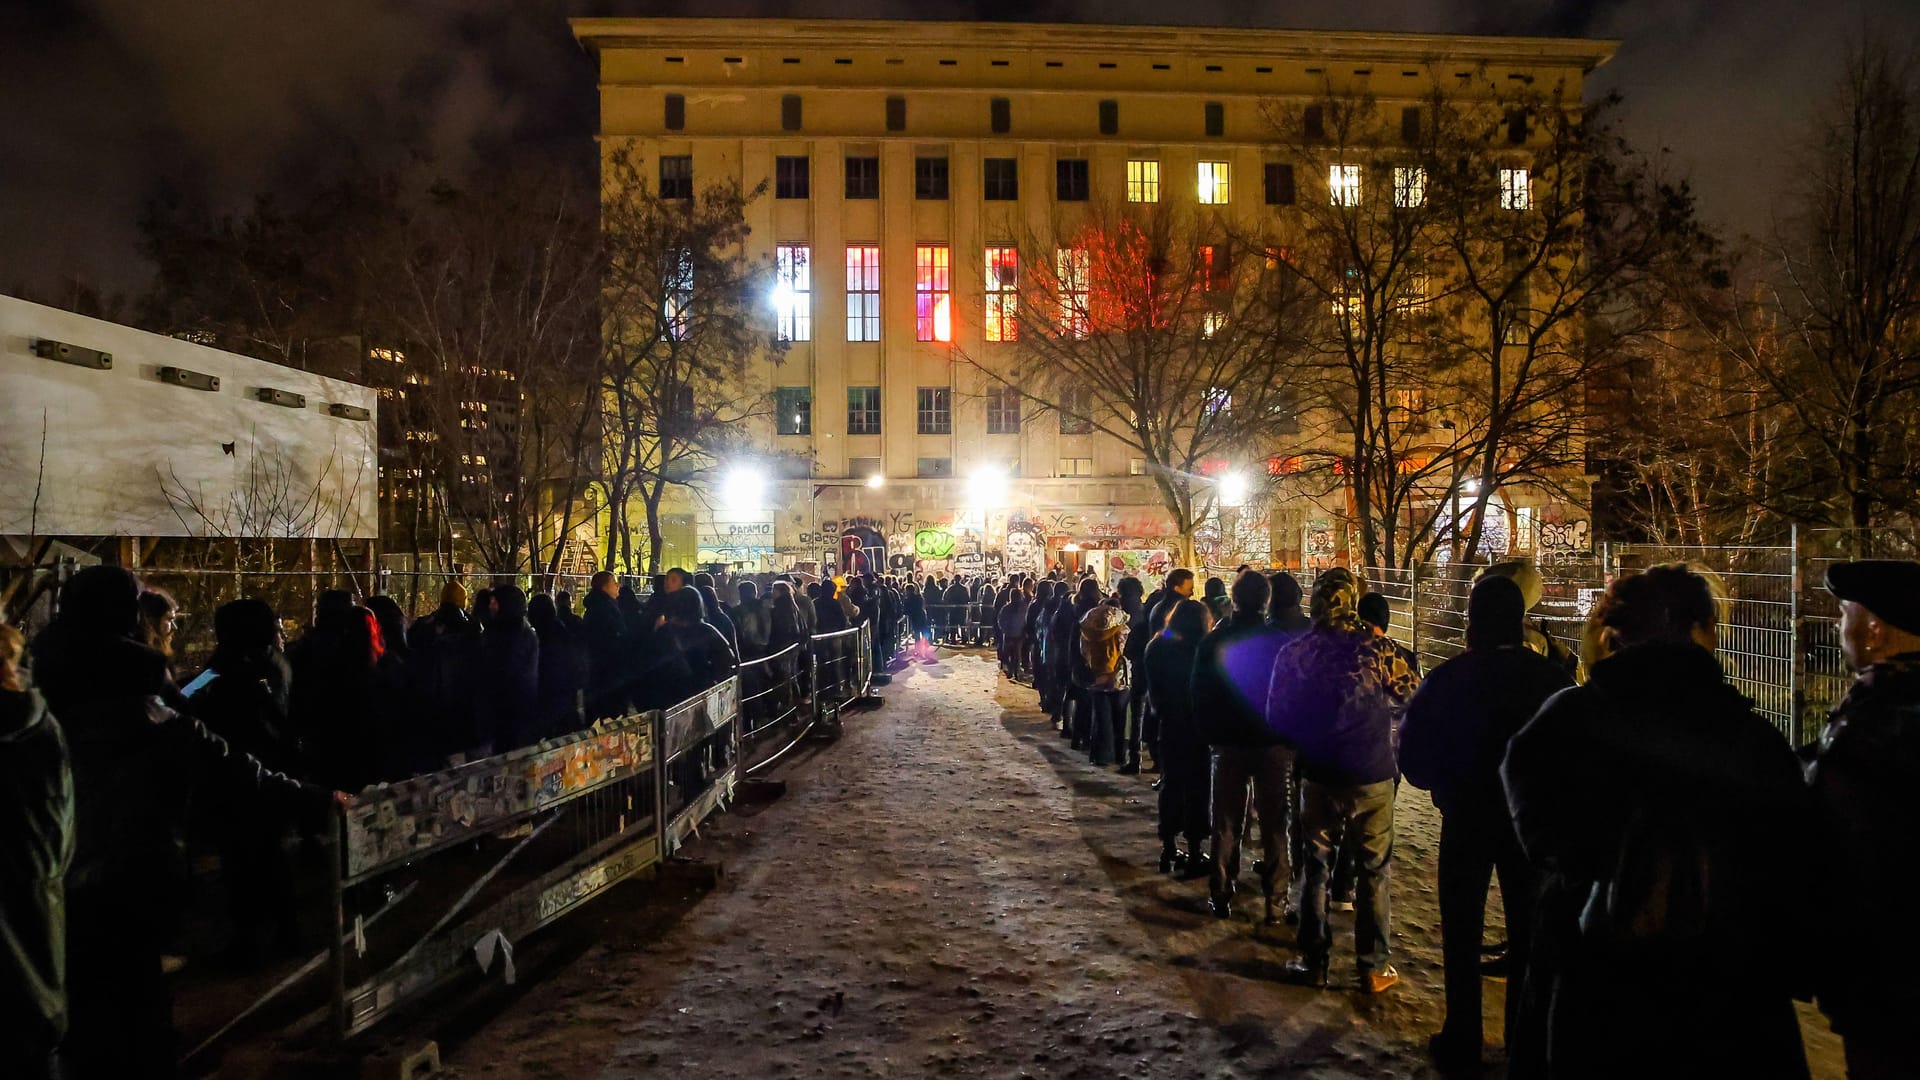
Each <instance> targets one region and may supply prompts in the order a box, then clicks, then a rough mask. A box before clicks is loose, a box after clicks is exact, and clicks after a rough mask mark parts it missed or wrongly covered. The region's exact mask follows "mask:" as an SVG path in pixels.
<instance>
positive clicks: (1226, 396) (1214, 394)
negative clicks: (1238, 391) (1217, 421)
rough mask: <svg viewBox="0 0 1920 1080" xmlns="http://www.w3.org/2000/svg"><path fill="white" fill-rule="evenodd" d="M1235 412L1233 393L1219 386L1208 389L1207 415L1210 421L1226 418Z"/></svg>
mask: <svg viewBox="0 0 1920 1080" xmlns="http://www.w3.org/2000/svg"><path fill="white" fill-rule="evenodd" d="M1231 412H1233V391H1231V390H1223V389H1221V388H1220V387H1218V386H1210V387H1208V388H1207V402H1206V414H1207V418H1208V419H1212V418H1214V417H1216V416H1226V415H1227V414H1229V413H1231Z"/></svg>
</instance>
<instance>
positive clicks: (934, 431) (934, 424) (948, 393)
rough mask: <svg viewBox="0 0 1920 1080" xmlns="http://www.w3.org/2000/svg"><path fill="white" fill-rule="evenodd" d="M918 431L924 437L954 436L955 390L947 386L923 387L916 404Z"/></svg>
mask: <svg viewBox="0 0 1920 1080" xmlns="http://www.w3.org/2000/svg"><path fill="white" fill-rule="evenodd" d="M916 405H917V412H918V418H919V425H918V428H917V430H918V431H919V432H920V434H922V435H951V434H953V390H952V389H951V388H949V387H945V386H923V387H921V388H920V395H919V400H918V402H917V403H916Z"/></svg>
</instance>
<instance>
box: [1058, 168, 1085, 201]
mask: <svg viewBox="0 0 1920 1080" xmlns="http://www.w3.org/2000/svg"><path fill="white" fill-rule="evenodd" d="M1053 171H1054V197H1055V198H1057V199H1059V200H1060V201H1061V202H1086V201H1087V190H1088V188H1089V186H1090V185H1089V183H1088V180H1087V159H1086V158H1062V159H1060V160H1059V161H1058V162H1055V163H1054V167H1053Z"/></svg>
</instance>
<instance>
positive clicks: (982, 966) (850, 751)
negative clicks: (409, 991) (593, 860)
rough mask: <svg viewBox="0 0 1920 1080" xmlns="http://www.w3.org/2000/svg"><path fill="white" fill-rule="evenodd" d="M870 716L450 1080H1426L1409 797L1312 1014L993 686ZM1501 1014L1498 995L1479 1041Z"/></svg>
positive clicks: (1425, 820)
mask: <svg viewBox="0 0 1920 1080" xmlns="http://www.w3.org/2000/svg"><path fill="white" fill-rule="evenodd" d="M883 693H884V695H885V697H886V699H887V704H886V706H885V707H884V708H882V709H880V710H878V711H875V712H870V713H865V714H861V715H856V716H850V717H849V718H848V719H847V721H846V730H845V733H844V735H843V736H842V737H841V738H840V740H839V741H838V742H837V743H835V744H833V745H832V746H830V747H828V748H826V749H825V750H824V751H823V752H822V753H820V754H819V755H817V756H815V757H813V758H811V759H809V760H804V761H801V762H798V763H796V764H794V765H793V766H792V767H791V768H790V769H789V770H788V771H787V775H785V776H784V777H783V778H784V779H786V780H787V781H788V784H789V788H788V791H787V794H786V795H785V797H783V798H782V799H780V800H779V801H778V802H776V803H773V804H770V805H768V806H765V807H758V808H743V809H742V810H739V811H736V812H732V813H728V814H725V815H722V816H721V817H720V818H718V819H716V821H715V822H714V823H713V825H712V826H711V827H710V828H709V830H708V831H707V833H706V835H705V836H703V838H702V839H701V841H700V842H699V843H698V844H696V845H695V847H694V848H693V849H691V851H690V854H692V855H693V856H694V857H696V858H705V859H711V860H714V861H717V862H720V863H722V864H723V865H724V867H725V870H726V877H725V878H724V880H723V882H722V884H721V886H720V887H719V888H718V889H717V890H716V891H715V892H714V893H713V894H711V895H709V896H708V897H706V898H705V899H704V900H702V901H700V902H699V903H698V904H697V905H695V906H693V907H692V909H691V910H690V912H689V913H688V914H687V915H686V917H685V918H684V919H683V920H682V921H681V922H680V923H679V925H677V926H674V927H673V928H672V929H671V930H670V931H669V932H667V933H666V934H665V935H664V936H659V937H655V938H654V939H652V940H646V941H642V942H621V941H617V940H607V941H603V942H602V943H601V944H600V945H598V946H596V947H594V948H593V949H591V950H590V951H589V952H588V953H587V954H586V955H584V956H582V957H581V958H580V959H579V960H578V961H576V962H574V963H573V964H572V965H570V966H569V967H568V968H567V969H566V970H565V971H563V972H561V973H560V974H559V975H557V976H555V977H553V978H550V979H548V980H547V981H545V982H544V983H542V984H540V985H538V986H535V987H532V988H530V989H529V990H528V992H527V993H526V994H525V995H524V996H523V997H522V998H521V999H520V1000H519V1001H517V1002H516V1003H515V1004H514V1005H513V1006H512V1008H510V1009H509V1010H508V1011H507V1012H506V1013H505V1014H504V1015H503V1016H501V1017H500V1018H499V1019H497V1020H496V1021H495V1022H493V1023H492V1024H490V1025H489V1026H488V1027H487V1028H486V1029H484V1030H483V1031H481V1032H480V1033H479V1034H478V1035H476V1036H475V1037H474V1038H473V1039H471V1040H470V1041H468V1042H467V1043H466V1044H465V1045H463V1046H461V1047H459V1048H457V1049H456V1050H454V1051H453V1052H452V1053H451V1054H450V1055H449V1057H448V1062H447V1063H448V1065H449V1066H450V1068H451V1071H452V1072H453V1073H454V1074H455V1075H458V1076H462V1077H487V1078H496V1077H499V1078H505V1077H561V1076H566V1077H584V1076H606V1077H621V1076H640V1075H661V1074H668V1073H679V1072H683V1071H684V1072H687V1073H689V1074H694V1073H697V1074H698V1075H703V1076H715V1077H736V1076H737V1077H756V1078H759V1077H785V1076H796V1077H798V1076H851V1077H861V1076H947V1075H950V1076H989V1077H1021V1076H1035V1077H1107V1076H1168V1077H1194V1076H1206V1077H1255V1076H1272V1075H1276V1074H1295V1075H1311V1076H1323V1077H1412V1076H1428V1075H1432V1073H1431V1070H1430V1069H1428V1067H1427V1066H1426V1063H1425V1055H1424V1044H1425V1040H1426V1037H1427V1035H1428V1034H1429V1033H1431V1032H1432V1031H1434V1030H1436V1029H1437V1028H1438V1026H1439V1021H1440V968H1439V959H1440V958H1439V925H1438V917H1437V914H1436V910H1435V897H1434V890H1433V874H1432V864H1433V859H1434V857H1435V851H1436V843H1437V837H1438V833H1439V828H1438V826H1439V822H1438V817H1437V815H1436V814H1435V813H1434V811H1433V809H1432V806H1431V804H1430V803H1428V802H1427V800H1426V798H1425V796H1424V795H1423V794H1421V793H1420V792H1417V791H1412V790H1411V789H1407V790H1406V791H1404V792H1403V794H1402V797H1401V800H1400V806H1399V816H1400V830H1401V831H1400V840H1399V844H1398V847H1397V849H1396V851H1395V867H1394V873H1395V881H1394V891H1393V903H1394V931H1395V937H1394V948H1395V952H1396V955H1395V963H1396V965H1397V966H1398V967H1399V969H1400V972H1401V975H1402V976H1403V981H1402V983H1401V985H1400V986H1399V987H1397V988H1395V989H1394V990H1393V991H1391V992H1389V993H1387V994H1385V995H1381V996H1379V997H1367V996H1365V995H1361V994H1358V993H1356V992H1354V991H1353V989H1352V985H1351V977H1352V932H1351V926H1352V916H1350V915H1349V916H1336V917H1335V918H1336V923H1335V927H1336V932H1337V933H1338V935H1339V936H1338V937H1337V938H1336V946H1335V954H1334V977H1335V986H1334V988H1333V989H1331V990H1328V991H1325V992H1318V993H1316V992H1314V991H1311V990H1308V989H1305V988H1302V987H1296V986H1291V985H1286V984H1284V983H1282V982H1280V981H1279V969H1280V965H1281V964H1283V963H1284V962H1285V961H1286V960H1287V959H1288V958H1289V957H1290V956H1291V955H1292V950H1291V948H1290V944H1291V941H1292V931H1291V929H1289V928H1286V927H1280V928H1276V929H1265V928H1261V927H1259V926H1257V925H1255V923H1254V922H1253V921H1252V918H1251V916H1250V915H1247V914H1237V915H1236V917H1235V918H1234V919H1233V920H1230V921H1228V922H1217V921H1215V920H1213V919H1212V918H1210V917H1208V916H1207V915H1206V914H1205V904H1204V897H1205V886H1204V884H1203V883H1201V882H1176V881H1172V880H1170V879H1169V878H1167V877H1165V876H1163V875H1160V874H1158V873H1156V872H1155V870H1154V866H1153V861H1154V859H1155V857H1156V855H1157V852H1158V842H1157V840H1155V838H1154V836H1153V829H1152V814H1151V806H1152V799H1153V792H1152V791H1151V790H1150V787H1149V784H1150V781H1151V778H1150V777H1145V776H1142V777H1129V776H1121V775H1118V774H1116V773H1114V772H1113V771H1111V770H1102V769H1095V768H1093V767H1092V766H1091V765H1089V764H1087V762H1086V759H1085V757H1084V755H1081V754H1078V753H1074V752H1072V751H1070V750H1069V749H1068V748H1067V746H1066V744H1065V743H1064V742H1063V741H1062V740H1061V739H1060V738H1059V737H1058V735H1056V734H1054V733H1053V732H1052V730H1051V729H1050V728H1049V727H1048V725H1047V724H1046V721H1045V719H1044V718H1043V717H1041V716H1040V715H1039V713H1038V711H1037V709H1036V707H1035V705H1034V696H1033V693H1032V691H1031V690H1029V689H1027V688H1025V687H1020V686H1013V685H1010V684H1007V683H1005V682H1003V681H1001V680H999V679H998V673H997V671H996V669H995V667H994V665H993V662H992V660H991V659H990V658H988V657H986V656H983V655H979V654H969V653H960V654H955V655H947V656H943V657H942V659H941V661H940V662H939V663H936V664H927V665H918V664H917V665H914V666H913V667H912V668H911V669H909V670H907V671H904V672H901V673H900V674H898V675H896V677H895V679H894V681H893V684H892V685H891V686H889V687H886V688H885V689H884V690H883ZM1248 889H1252V890H1253V891H1254V892H1256V893H1257V887H1256V886H1254V884H1253V881H1252V878H1251V874H1250V873H1249V876H1248V878H1247V880H1246V882H1245V883H1244V884H1243V895H1245V894H1246V891H1247V890H1248ZM605 902H608V903H611V902H617V898H609V900H608V901H605ZM1251 906H1252V907H1255V908H1257V907H1258V905H1257V903H1256V904H1253V905H1251ZM1496 910H1497V909H1496ZM1490 932H1496V931H1490ZM1343 979H1345V980H1346V982H1345V983H1344V984H1343V983H1342V980H1343ZM1501 990H1502V988H1501V987H1500V986H1498V985H1497V984H1491V983H1490V984H1488V993H1487V995H1486V997H1487V1002H1486V1007H1487V1011H1488V1015H1489V1017H1490V1018H1491V1025H1490V1027H1489V1031H1490V1032H1497V1031H1498V1030H1499V1024H1498V1019H1497V1017H1498V1016H1499V1009H1500V1008H1501V1002H1502V992H1501ZM1819 1027H1820V1028H1821V1029H1822V1034H1824V1025H1819ZM1832 1050H1833V1047H1832V1045H1831V1040H1830V1038H1829V1039H1826V1040H1824V1045H1823V1046H1820V1047H1816V1052H1815V1057H1816V1065H1817V1066H1819V1065H1821V1064H1825V1063H1827V1062H1828V1061H1831V1060H1837V1056H1836V1055H1833V1054H1832ZM1816 1075H1823V1076H1825V1075H1831V1076H1838V1075H1839V1071H1838V1069H1837V1068H1833V1069H1832V1070H1831V1071H1825V1070H1822V1069H1819V1068H1817V1069H1816Z"/></svg>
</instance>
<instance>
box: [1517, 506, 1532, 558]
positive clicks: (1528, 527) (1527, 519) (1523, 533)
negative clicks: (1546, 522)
mask: <svg viewBox="0 0 1920 1080" xmlns="http://www.w3.org/2000/svg"><path fill="white" fill-rule="evenodd" d="M1513 517H1514V521H1513V550H1514V551H1516V552H1519V553H1520V554H1522V555H1525V554H1529V553H1531V552H1532V551H1533V507H1531V506H1517V507H1514V510H1513Z"/></svg>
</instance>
